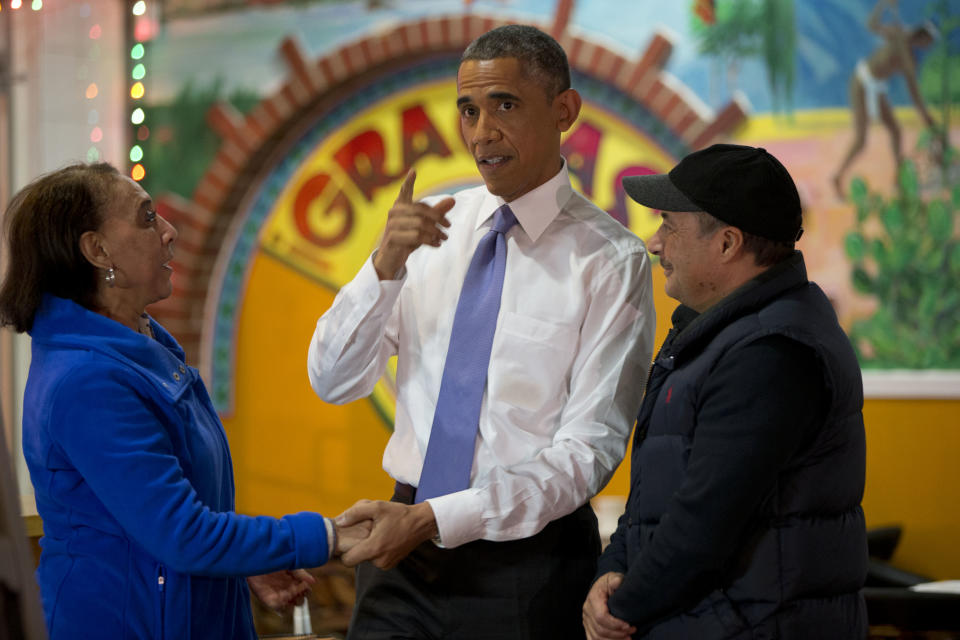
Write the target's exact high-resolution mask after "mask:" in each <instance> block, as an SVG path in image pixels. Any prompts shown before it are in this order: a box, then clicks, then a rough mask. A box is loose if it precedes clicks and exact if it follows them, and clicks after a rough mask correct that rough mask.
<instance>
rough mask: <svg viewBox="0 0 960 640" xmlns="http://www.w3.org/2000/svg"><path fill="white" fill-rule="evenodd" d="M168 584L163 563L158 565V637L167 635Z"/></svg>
mask: <svg viewBox="0 0 960 640" xmlns="http://www.w3.org/2000/svg"><path fill="white" fill-rule="evenodd" d="M166 586H167V571H166V569H165V568H164V566H163V565H162V564H161V565H159V566H158V567H157V598H158V608H159V611H158V612H157V613H158V615H157V629H158V631H159V633H158V634H157V637H158V638H161V639H162V638H164V637H166V636H165V635H164V626H165V625H164V613H165V609H166V606H165V605H166Z"/></svg>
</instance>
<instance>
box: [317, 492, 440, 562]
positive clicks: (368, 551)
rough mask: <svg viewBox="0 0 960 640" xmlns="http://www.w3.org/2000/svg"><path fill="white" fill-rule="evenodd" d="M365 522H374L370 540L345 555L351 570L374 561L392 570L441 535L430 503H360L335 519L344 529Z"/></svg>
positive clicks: (344, 558)
mask: <svg viewBox="0 0 960 640" xmlns="http://www.w3.org/2000/svg"><path fill="white" fill-rule="evenodd" d="M363 521H371V522H372V524H373V528H372V529H371V530H370V535H369V536H368V537H367V539H366V540H363V541H361V542H358V543H357V544H356V545H355V546H354V547H353V548H352V549H350V550H349V551H347V552H345V553H344V554H343V556H341V558H340V560H341V562H343V564H345V565H347V566H348V567H351V566H353V565H355V564H359V563H361V562H363V561H365V560H370V561H371V562H372V563H373V564H374V566H376V567H377V568H379V569H392V568H393V567H395V566H397V564H399V562H400V561H401V560H403V559H404V558H405V557H407V554H409V553H410V552H411V551H413V550H414V549H415V548H416V547H417V545H419V544H420V543H422V542H424V541H426V540H429V539H430V538H432V537H433V536H435V535H436V534H437V521H436V519H435V518H434V515H433V509H432V508H431V507H430V505H429V504H428V503H426V502H423V503H421V504H415V505H406V504H400V503H399V502H384V501H382V500H378V501H376V502H374V501H371V500H360V501H359V502H357V503H356V504H354V505H353V506H352V507H350V508H349V509H347V510H346V511H344V512H343V513H341V514H340V515H339V516H337V517H336V520H335V522H336V523H337V525H338V526H343V527H349V526H352V525H355V524H356V523H359V522H363Z"/></svg>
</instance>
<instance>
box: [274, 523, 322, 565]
mask: <svg viewBox="0 0 960 640" xmlns="http://www.w3.org/2000/svg"><path fill="white" fill-rule="evenodd" d="M283 520H284V521H285V522H286V523H287V524H289V525H290V530H291V531H292V532H293V553H294V567H295V568H301V567H318V566H320V565H322V564H325V563H326V562H327V560H329V559H330V555H331V554H330V542H329V541H328V537H327V519H326V518H324V517H323V516H321V515H320V514H318V513H311V512H309V511H303V512H301V513H294V514H291V515H287V516H283Z"/></svg>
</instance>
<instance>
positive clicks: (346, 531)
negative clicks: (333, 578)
mask: <svg viewBox="0 0 960 640" xmlns="http://www.w3.org/2000/svg"><path fill="white" fill-rule="evenodd" d="M333 526H334V528H335V529H336V530H337V546H336V548H335V549H334V550H333V555H334V556H342V555H343V554H345V553H346V552H347V551H350V549H353V548H354V547H355V546H356V545H357V543H358V542H360V541H362V540H366V539H367V536H369V535H370V530H371V529H372V528H373V521H372V520H361V521H359V522H357V523H356V524H352V525H350V526H340V525H339V524H337V521H336V520H334V521H333Z"/></svg>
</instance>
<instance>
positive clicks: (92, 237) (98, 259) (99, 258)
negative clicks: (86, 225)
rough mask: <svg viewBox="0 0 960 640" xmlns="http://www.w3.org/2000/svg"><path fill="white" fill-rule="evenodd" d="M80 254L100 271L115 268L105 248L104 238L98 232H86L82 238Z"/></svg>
mask: <svg viewBox="0 0 960 640" xmlns="http://www.w3.org/2000/svg"><path fill="white" fill-rule="evenodd" d="M80 253H82V254H83V257H84V258H86V259H87V262H89V263H90V264H92V265H93V266H95V267H97V268H98V269H109V268H110V267H112V266H113V262H111V261H110V255H109V254H108V253H107V250H106V249H105V248H104V246H103V238H101V237H100V234H99V233H97V232H96V231H84V232H83V235H81V236H80Z"/></svg>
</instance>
